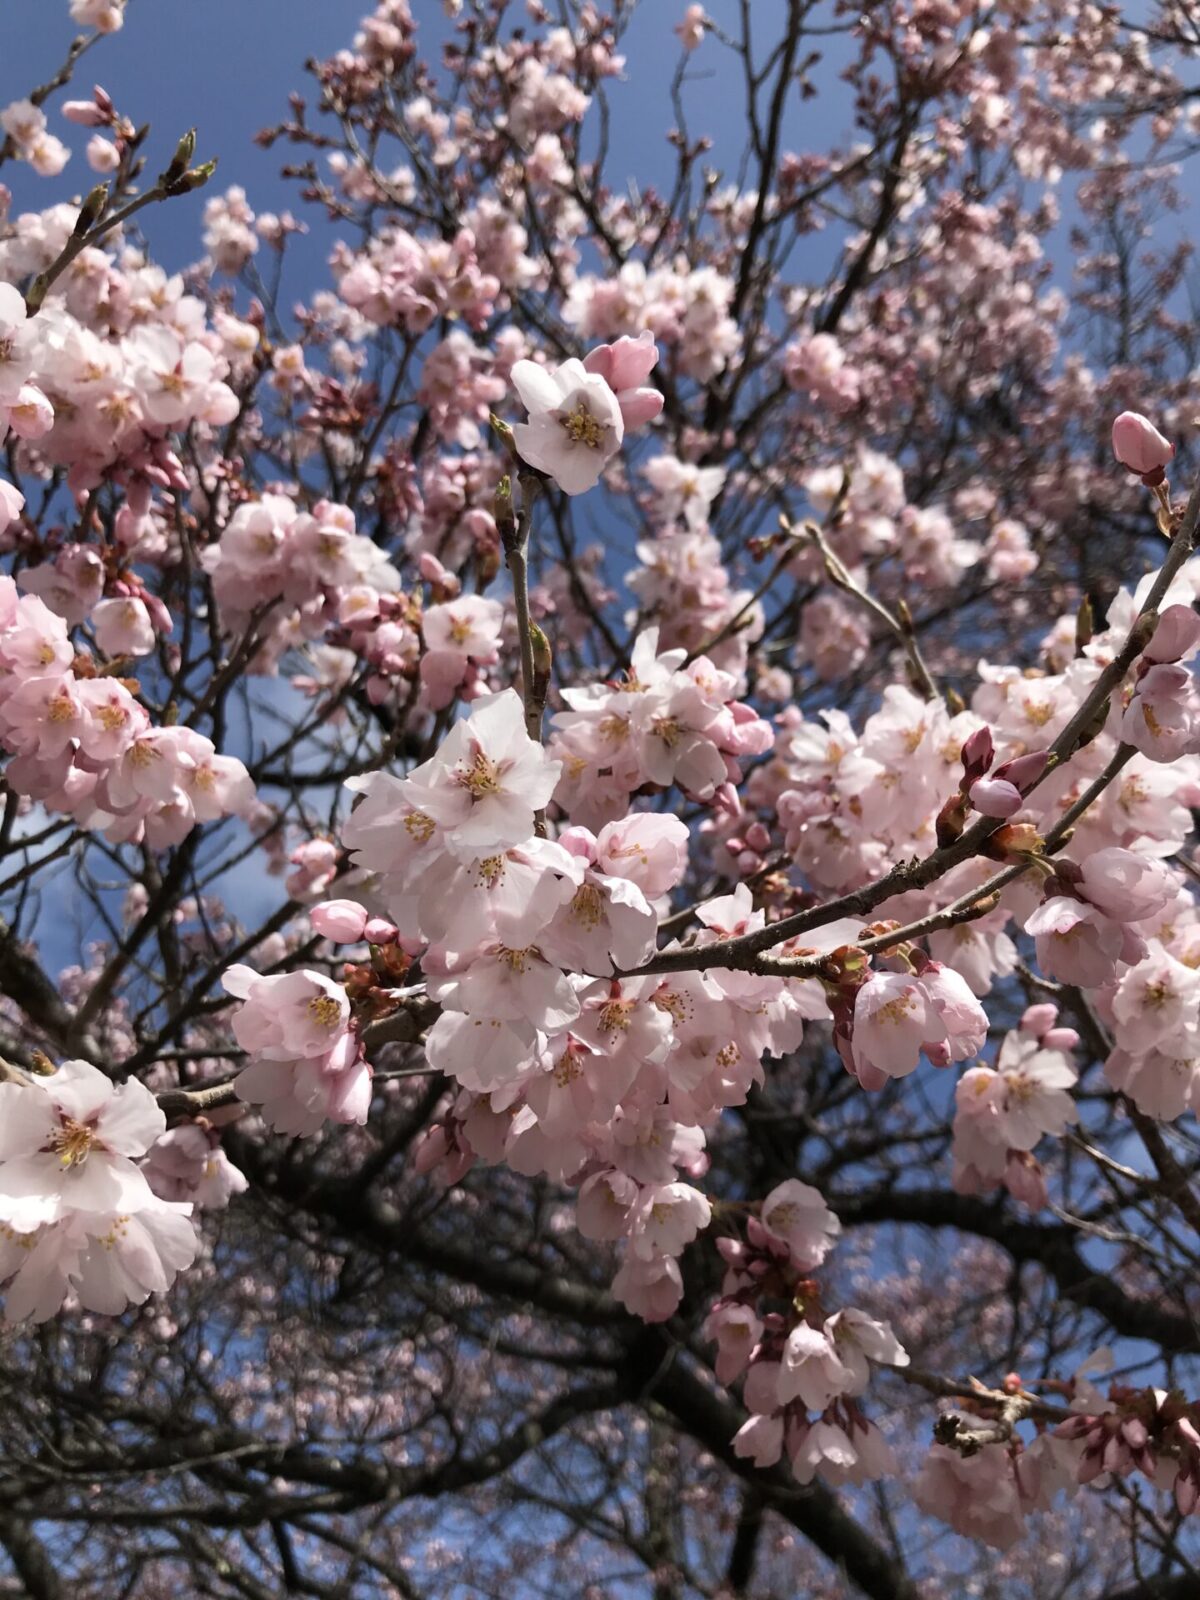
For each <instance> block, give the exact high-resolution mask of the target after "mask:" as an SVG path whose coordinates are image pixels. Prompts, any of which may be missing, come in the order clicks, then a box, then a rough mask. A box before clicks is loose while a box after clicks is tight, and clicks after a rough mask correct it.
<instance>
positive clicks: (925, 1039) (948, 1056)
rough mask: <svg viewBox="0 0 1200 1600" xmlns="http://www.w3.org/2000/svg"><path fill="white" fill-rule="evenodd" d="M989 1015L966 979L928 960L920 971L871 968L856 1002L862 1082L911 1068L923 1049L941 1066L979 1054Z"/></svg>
mask: <svg viewBox="0 0 1200 1600" xmlns="http://www.w3.org/2000/svg"><path fill="white" fill-rule="evenodd" d="M986 1036H987V1016H986V1014H985V1012H984V1011H983V1008H982V1007H981V1006H980V1004H979V1001H978V1000H977V999H976V998H975V996H974V995H973V994H972V992H971V990H970V987H969V986H968V984H967V983H966V981H965V980H964V979H963V978H961V977H960V976H959V974H958V973H956V972H955V971H954V970H953V969H952V968H950V967H943V966H941V965H940V963H936V962H934V963H930V964H929V966H928V968H927V969H926V971H925V972H923V973H922V974H921V975H920V976H919V977H917V976H914V975H911V974H908V973H901V972H873V973H872V974H871V976H870V978H868V980H867V982H866V983H865V984H863V986H862V988H861V989H859V991H858V994H857V996H856V997H855V1002H854V1030H853V1059H854V1063H855V1068H856V1070H857V1071H858V1073H859V1076H860V1078H861V1079H862V1080H863V1083H864V1087H879V1085H880V1084H881V1083H882V1082H883V1079H884V1078H902V1077H905V1076H906V1075H907V1074H908V1073H910V1072H912V1071H913V1069H914V1068H915V1067H916V1065H917V1059H918V1057H919V1056H920V1055H921V1053H922V1051H924V1052H925V1054H927V1055H928V1056H929V1057H930V1059H931V1060H932V1061H933V1062H934V1063H935V1064H936V1065H940V1066H945V1065H947V1064H948V1063H949V1062H951V1061H962V1060H964V1059H965V1058H966V1057H968V1056H972V1055H975V1054H976V1053H977V1051H978V1050H979V1049H980V1048H981V1046H982V1044H983V1041H984V1039H985V1038H986Z"/></svg>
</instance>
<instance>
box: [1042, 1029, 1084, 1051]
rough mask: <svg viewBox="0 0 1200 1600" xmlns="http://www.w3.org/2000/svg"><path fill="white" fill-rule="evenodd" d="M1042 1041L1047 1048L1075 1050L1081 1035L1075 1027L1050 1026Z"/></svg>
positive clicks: (1043, 1046)
mask: <svg viewBox="0 0 1200 1600" xmlns="http://www.w3.org/2000/svg"><path fill="white" fill-rule="evenodd" d="M1040 1043H1041V1045H1042V1048H1043V1049H1045V1050H1074V1048H1075V1046H1076V1045H1077V1044H1078V1043H1079V1035H1078V1033H1076V1031H1075V1029H1074V1028H1048V1029H1047V1031H1046V1032H1045V1033H1044V1034H1043V1035H1042V1037H1041V1040H1040Z"/></svg>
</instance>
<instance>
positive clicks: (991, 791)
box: [968, 778, 1021, 817]
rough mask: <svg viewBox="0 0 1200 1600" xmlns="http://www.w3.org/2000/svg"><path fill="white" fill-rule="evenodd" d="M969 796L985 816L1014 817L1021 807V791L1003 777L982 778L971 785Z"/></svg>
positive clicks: (977, 809)
mask: <svg viewBox="0 0 1200 1600" xmlns="http://www.w3.org/2000/svg"><path fill="white" fill-rule="evenodd" d="M968 798H969V799H970V802H971V804H972V805H973V806H974V807H975V809H976V811H981V812H982V813H983V815H984V816H985V817H1012V816H1015V815H1016V813H1017V812H1018V811H1020V809H1021V791H1020V790H1019V789H1018V788H1017V787H1016V785H1015V784H1011V783H1008V782H1006V781H1005V779H1003V778H980V779H979V780H978V781H977V782H975V783H973V784H972V785H971V787H970V790H969V791H968Z"/></svg>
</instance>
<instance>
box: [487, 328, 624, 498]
mask: <svg viewBox="0 0 1200 1600" xmlns="http://www.w3.org/2000/svg"><path fill="white" fill-rule="evenodd" d="M512 382H513V387H514V388H515V389H516V391H517V393H518V395H519V396H520V398H521V402H522V404H523V405H524V407H525V409H526V410H527V411H528V412H529V421H528V422H518V423H515V424H514V425H513V438H514V440H515V441H516V446H517V451H518V453H519V454H520V455H521V456H522V458H523V459H524V460H526V461H528V462H529V464H530V466H533V467H537V468H538V470H539V471H540V472H544V473H546V474H547V475H548V476H549V477H551V478H553V479H554V481H555V482H556V483H557V484H558V486H559V488H561V489H562V490H563V491H564V492H565V493H566V494H572V495H573V494H583V493H584V492H585V491H586V490H588V489H591V488H594V486H595V485H596V484H597V483H598V482H599V479H600V474H601V473H602V472H603V470H604V468H605V465H606V464H607V462H608V461H610V460H611V459H612V457H613V456H614V455H615V454H616V453H617V451H618V450H619V449H620V446H621V440H622V438H623V437H624V434H625V422H624V419H623V417H622V415H621V407H620V405H619V404H618V402H617V397H616V395H615V394H614V393H613V391H612V390H611V389H610V388H609V386H608V384H607V383H606V382H605V380H604V379H603V378H602V377H600V376H599V375H598V374H596V373H591V372H588V371H587V369H586V368H585V367H584V365H583V363H582V362H581V361H576V360H573V359H572V360H570V361H564V362H563V363H562V365H561V366H559V367H554V368H547V367H541V366H538V364H537V363H536V362H535V361H518V362H517V363H516V365H515V366H514V367H513V369H512Z"/></svg>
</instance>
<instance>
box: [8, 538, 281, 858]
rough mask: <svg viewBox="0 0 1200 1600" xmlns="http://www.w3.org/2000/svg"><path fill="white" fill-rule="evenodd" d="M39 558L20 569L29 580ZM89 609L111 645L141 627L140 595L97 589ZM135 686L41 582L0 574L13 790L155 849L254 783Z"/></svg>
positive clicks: (219, 811) (245, 794)
mask: <svg viewBox="0 0 1200 1600" xmlns="http://www.w3.org/2000/svg"><path fill="white" fill-rule="evenodd" d="M85 553H86V552H85ZM93 559H94V558H93ZM45 570H46V569H45V568H33V569H32V570H30V571H28V572H26V573H23V574H22V577H23V579H24V580H25V584H26V586H27V587H33V583H32V582H31V580H35V579H36V578H37V576H38V574H39V573H44V572H45ZM130 613H132V615H130ZM92 616H93V620H94V622H95V624H96V635H97V641H98V642H99V641H100V640H101V639H103V640H105V641H106V642H107V643H108V644H109V646H110V647H113V648H119V647H120V646H121V645H124V644H128V643H136V642H140V641H139V633H140V630H142V629H143V628H148V622H147V617H146V612H145V608H144V607H140V605H139V602H138V601H137V600H136V599H131V598H124V599H122V598H119V597H115V598H114V599H112V600H111V601H105V600H101V601H99V602H98V604H96V605H95V607H94V608H93V611H92ZM136 689H137V683H136V681H130V680H125V679H122V678H119V677H116V676H114V675H111V674H108V673H106V672H104V671H103V670H102V669H101V668H100V667H99V666H98V664H97V663H96V661H95V660H94V658H93V657H92V656H90V655H89V654H87V653H76V651H75V649H74V648H73V646H72V644H71V641H70V636H69V630H68V627H67V624H66V622H65V621H64V620H63V618H62V617H61V616H60V615H58V614H56V613H55V612H54V611H52V610H51V609H50V607H49V606H48V605H47V604H46V603H45V601H44V600H42V599H41V598H40V597H39V596H38V595H37V594H18V592H17V586H16V584H15V583H14V582H13V580H12V579H11V578H8V577H0V740H2V741H3V744H4V746H5V748H6V749H7V750H9V751H10V752H11V753H12V759H11V760H10V761H9V762H8V764H7V766H6V767H5V775H6V780H7V782H8V784H9V785H10V786H11V787H12V788H13V789H14V790H15V791H16V793H18V794H21V795H25V796H28V797H30V798H31V799H34V800H37V801H39V802H40V803H41V804H42V805H43V806H45V807H46V809H47V810H49V811H57V812H63V813H66V814H67V815H68V816H71V817H73V818H74V819H75V821H76V822H77V823H78V824H79V826H80V827H83V828H88V829H92V830H95V831H96V832H99V833H103V834H104V835H105V837H106V838H108V839H110V840H112V841H113V842H117V841H121V842H126V841H128V842H134V843H136V842H138V841H140V840H142V839H145V840H146V841H147V842H148V843H149V844H150V846H151V847H152V848H154V849H165V848H166V847H167V846H169V845H172V844H178V843H179V842H180V840H181V839H183V838H185V837H186V835H187V834H188V833H189V832H190V831H191V830H192V828H193V827H195V826H196V825H197V824H198V823H204V822H213V821H216V820H217V819H218V818H220V817H223V816H228V815H232V814H237V813H241V812H243V811H244V810H245V808H246V807H247V806H248V805H249V803H250V802H251V801H252V799H253V797H254V785H253V783H252V782H251V780H250V776H249V774H248V773H247V771H246V768H245V766H244V765H243V764H242V762H241V761H239V760H238V759H237V757H236V756H224V755H218V754H217V752H216V750H215V749H214V747H213V743H212V740H211V739H209V738H207V737H206V736H205V735H204V734H202V733H198V732H196V731H195V730H194V729H192V728H188V727H184V726H181V725H176V726H173V727H156V726H154V725H153V724H152V722H151V720H150V715H149V713H148V712H147V711H146V709H145V708H144V706H143V705H142V704H141V703H140V701H139V700H138V699H137V698H136V697H135V691H136Z"/></svg>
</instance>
